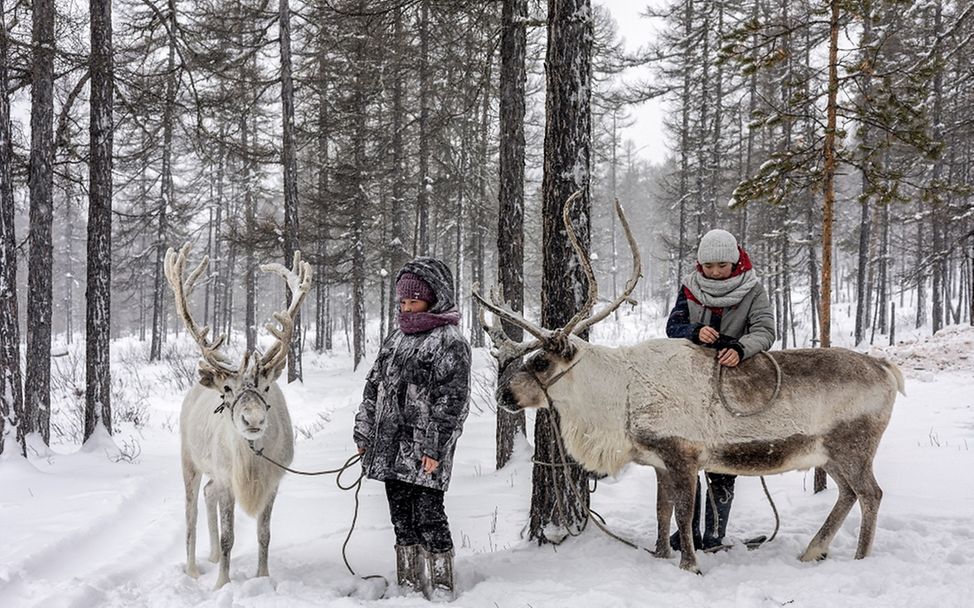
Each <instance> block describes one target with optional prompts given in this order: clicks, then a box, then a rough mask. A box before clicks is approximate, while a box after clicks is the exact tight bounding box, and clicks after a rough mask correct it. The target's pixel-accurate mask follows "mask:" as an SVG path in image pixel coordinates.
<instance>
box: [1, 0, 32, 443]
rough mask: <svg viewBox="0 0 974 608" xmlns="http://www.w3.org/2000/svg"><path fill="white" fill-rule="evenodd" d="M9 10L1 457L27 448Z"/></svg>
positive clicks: (5, 88) (3, 101)
mask: <svg viewBox="0 0 974 608" xmlns="http://www.w3.org/2000/svg"><path fill="white" fill-rule="evenodd" d="M6 9H7V7H6V1H5V0H0V29H2V31H0V455H2V454H3V453H4V451H7V453H8V454H11V453H13V452H14V450H16V451H17V452H19V453H20V454H21V455H22V456H26V455H27V451H26V446H25V445H24V429H23V424H22V422H21V421H22V419H23V415H24V394H23V386H22V385H21V374H20V322H19V311H18V305H17V238H16V234H15V230H14V194H13V184H12V183H11V180H12V179H13V172H12V170H11V164H12V163H13V146H12V138H11V129H10V96H9V93H8V86H7V32H8V30H7V10H6Z"/></svg>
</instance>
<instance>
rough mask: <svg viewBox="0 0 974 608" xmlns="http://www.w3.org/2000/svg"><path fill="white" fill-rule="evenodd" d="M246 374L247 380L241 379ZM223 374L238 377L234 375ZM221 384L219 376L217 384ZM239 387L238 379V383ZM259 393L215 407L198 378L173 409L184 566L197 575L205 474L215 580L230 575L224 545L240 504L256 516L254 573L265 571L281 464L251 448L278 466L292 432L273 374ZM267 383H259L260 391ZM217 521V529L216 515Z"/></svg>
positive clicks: (288, 454) (290, 451)
mask: <svg viewBox="0 0 974 608" xmlns="http://www.w3.org/2000/svg"><path fill="white" fill-rule="evenodd" d="M248 381H249V380H248ZM227 382H229V383H231V384H233V385H235V386H236V385H237V384H238V383H239V382H240V380H239V379H236V378H234V379H231V380H228V381H227ZM219 385H220V386H223V383H220V384H219ZM238 388H239V386H238ZM257 389H258V391H259V394H260V395H261V397H262V398H263V403H262V402H261V399H257V398H254V399H251V400H250V401H249V402H247V403H239V404H238V405H237V406H236V407H235V408H234V409H233V411H231V409H230V408H229V407H227V408H225V409H224V410H222V411H220V412H214V410H216V409H217V408H218V407H219V406H220V405H221V403H223V400H222V399H221V397H220V394H219V393H218V392H217V391H216V390H213V389H210V388H206V387H204V386H202V385H200V384H197V385H196V386H194V387H193V388H192V389H190V391H189V393H188V394H187V395H186V398H185V399H184V400H183V406H182V411H181V412H180V417H179V426H180V436H181V439H182V462H183V480H184V483H185V486H186V572H187V574H189V575H190V576H194V577H195V576H198V575H199V570H198V568H197V566H196V518H197V504H196V503H197V498H198V495H199V487H200V483H201V477H202V476H203V475H205V476H206V477H208V478H209V480H210V481H209V482H208V483H207V484H206V488H205V489H204V494H205V497H206V506H207V524H208V528H209V535H210V560H211V561H217V560H219V561H220V575H219V577H218V580H217V584H216V586H217V587H218V588H219V587H221V586H222V585H224V584H225V583H226V582H227V581H229V567H230V549H231V548H232V546H233V508H234V503H235V502H239V503H240V506H241V508H242V509H243V510H244V511H245V512H246V513H247V514H249V515H251V516H252V517H256V518H258V531H257V536H258V541H259V545H260V553H259V556H258V568H257V570H258V571H257V575H258V576H266V575H267V544H268V539H269V537H270V512H271V509H272V507H273V503H274V498H275V496H276V493H277V487H278V484H279V483H280V481H281V477H283V475H284V471H283V470H282V469H280V468H278V467H277V466H275V465H273V464H272V463H270V462H268V461H267V460H265V459H263V458H259V457H258V456H257V455H256V454H254V451H253V450H252V449H251V447H250V445H249V443H248V441H249V440H248V436H254V435H255V434H256V435H259V437H258V438H257V439H254V440H253V442H254V448H255V449H257V450H262V451H263V453H264V454H265V455H266V456H267V457H268V458H271V459H273V460H275V461H276V462H279V463H281V464H283V465H285V466H287V465H289V464H290V463H291V460H292V459H293V457H294V435H293V430H292V426H291V417H290V414H289V413H288V410H287V404H286V402H285V399H284V394H283V393H282V392H281V389H280V388H278V386H277V384H276V382H274V380H272V379H262V380H260V381H259V384H258V386H257ZM265 389H266V391H265ZM254 421H259V422H260V425H261V426H260V428H261V429H262V432H260V433H254V432H253V430H252V429H250V428H249V425H250V423H253V422H254ZM218 509H219V515H220V522H221V524H222V525H221V526H220V527H219V528H220V529H218V526H217V515H218Z"/></svg>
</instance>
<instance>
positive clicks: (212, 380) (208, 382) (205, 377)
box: [199, 367, 217, 388]
mask: <svg viewBox="0 0 974 608" xmlns="http://www.w3.org/2000/svg"><path fill="white" fill-rule="evenodd" d="M199 371H200V384H202V385H203V386H205V387H206V388H216V387H217V382H216V374H215V373H214V372H213V370H212V369H206V368H203V367H201V368H200V370H199Z"/></svg>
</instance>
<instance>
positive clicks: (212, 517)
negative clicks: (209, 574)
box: [203, 479, 220, 564]
mask: <svg viewBox="0 0 974 608" xmlns="http://www.w3.org/2000/svg"><path fill="white" fill-rule="evenodd" d="M203 497H204V498H205V499H206V529H207V530H209V532H210V557H209V559H210V561H211V562H213V563H214V564H215V563H217V562H218V561H220V529H219V528H218V527H217V508H218V503H219V500H220V496H219V491H218V490H217V487H216V483H215V482H214V481H213V480H212V479H211V480H209V481H208V482H206V485H205V486H203Z"/></svg>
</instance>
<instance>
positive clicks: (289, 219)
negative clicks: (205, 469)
mask: <svg viewBox="0 0 974 608" xmlns="http://www.w3.org/2000/svg"><path fill="white" fill-rule="evenodd" d="M279 10H280V13H279V15H278V22H279V28H280V42H281V109H282V123H283V125H282V128H281V131H282V139H283V141H282V142H281V164H282V165H283V166H284V235H283V237H284V265H285V266H286V267H287V268H290V267H291V264H292V263H293V261H294V252H295V251H298V250H299V249H300V248H301V244H300V242H299V239H298V236H299V223H298V161H297V155H296V153H295V147H296V143H295V140H294V83H293V81H292V79H291V8H290V3H289V2H288V0H280V3H279ZM286 296H287V298H288V301H290V298H292V297H294V296H293V295H292V294H291V293H290V289H287V290H286ZM301 340H302V332H301V311H298V313H297V314H296V315H295V318H294V333H293V334H292V337H291V343H290V344H289V345H288V352H287V381H288V382H294V381H295V380H303V373H302V369H301Z"/></svg>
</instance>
